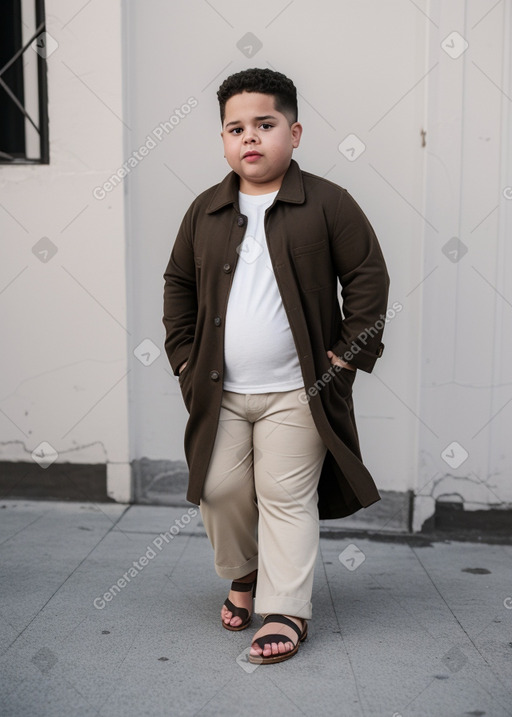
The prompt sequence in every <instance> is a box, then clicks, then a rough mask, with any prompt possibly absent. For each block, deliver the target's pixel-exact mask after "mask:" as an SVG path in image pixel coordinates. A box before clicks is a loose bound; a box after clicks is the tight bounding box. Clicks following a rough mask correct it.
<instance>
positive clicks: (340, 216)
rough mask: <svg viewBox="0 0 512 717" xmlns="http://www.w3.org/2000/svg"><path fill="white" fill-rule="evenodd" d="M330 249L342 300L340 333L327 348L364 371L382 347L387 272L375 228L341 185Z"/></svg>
mask: <svg viewBox="0 0 512 717" xmlns="http://www.w3.org/2000/svg"><path fill="white" fill-rule="evenodd" d="M331 251H332V256H333V261H334V264H335V268H336V273H337V275H338V278H339V280H340V283H341V296H342V300H343V303H342V311H343V322H342V327H341V337H340V339H339V340H338V341H337V342H336V343H335V344H334V346H332V347H331V350H332V351H333V352H334V353H335V354H337V355H338V356H340V357H341V358H342V359H343V360H344V361H347V362H348V363H350V364H353V365H354V366H356V367H357V368H360V369H362V370H363V371H367V372H368V373H370V372H371V371H372V369H373V367H374V365H375V362H376V361H377V358H379V357H380V356H381V355H382V351H383V350H384V344H383V343H382V334H383V330H384V325H385V318H386V310H387V300H388V291H389V276H388V272H387V268H386V264H385V262H384V257H383V255H382V251H381V248H380V245H379V242H378V240H377V237H376V236H375V232H374V231H373V229H372V226H371V224H370V222H369V221H368V219H367V217H366V216H365V214H364V213H363V211H362V209H361V208H360V207H359V205H358V204H357V202H356V201H355V200H354V199H353V197H351V195H350V194H349V193H348V192H347V191H346V190H342V194H341V197H340V200H339V202H338V207H337V211H336V217H335V223H334V228H333V232H332V238H331Z"/></svg>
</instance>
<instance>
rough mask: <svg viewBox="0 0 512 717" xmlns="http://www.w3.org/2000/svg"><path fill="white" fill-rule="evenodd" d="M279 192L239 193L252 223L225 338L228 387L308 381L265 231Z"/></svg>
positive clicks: (285, 387) (239, 389)
mask: <svg viewBox="0 0 512 717" xmlns="http://www.w3.org/2000/svg"><path fill="white" fill-rule="evenodd" d="M276 195H277V192H271V193H270V194H258V195H253V194H242V192H239V201H240V211H241V213H242V214H245V215H246V216H247V219H248V224H247V229H246V232H245V235H244V239H243V242H242V244H241V245H240V248H239V249H238V252H239V257H238V261H237V265H236V270H235V274H234V276H233V283H232V285H231V291H230V294H229V301H228V307H227V313H226V326H225V339H224V366H225V371H224V388H225V389H226V390H227V391H234V392H235V393H267V392H273V391H291V390H293V389H296V388H301V387H302V386H304V379H303V378H302V372H301V369H300V363H299V357H298V356H297V350H296V348H295V343H294V341H293V336H292V332H291V329H290V324H289V322H288V317H287V316H286V312H285V309H284V306H283V302H282V299H281V294H280V293H279V288H278V286H277V282H276V278H275V276H274V270H273V268H272V262H271V260H270V255H269V252H268V246H267V240H266V236H265V228H264V219H265V210H266V209H267V208H268V207H269V206H270V205H271V204H272V202H273V201H274V198H275V197H276Z"/></svg>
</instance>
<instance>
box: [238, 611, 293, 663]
mask: <svg viewBox="0 0 512 717" xmlns="http://www.w3.org/2000/svg"><path fill="white" fill-rule="evenodd" d="M284 617H286V618H288V620H291V621H292V622H294V623H295V624H296V625H297V627H298V628H299V630H300V631H301V632H303V631H304V629H305V624H306V622H307V621H306V620H303V619H302V618H300V617H293V616H292V615H285V616H284ZM275 634H278V635H282V640H280V641H278V642H276V641H275V640H273V641H272V642H266V643H265V642H264V643H263V645H264V646H263V648H262V647H261V646H260V645H258V643H257V642H256V640H257V639H258V638H265V635H275ZM260 642H263V640H260ZM298 642H299V638H298V636H297V632H296V631H295V630H294V629H293V628H292V627H289V626H288V625H283V624H282V623H280V622H267V623H265V624H264V625H263V627H261V628H260V629H259V630H258V632H257V633H256V634H255V635H254V637H253V638H252V644H251V649H250V652H249V655H250V656H251V657H270V656H273V655H283V654H285V653H288V652H292V651H293V650H294V649H295V647H296V645H297V644H298Z"/></svg>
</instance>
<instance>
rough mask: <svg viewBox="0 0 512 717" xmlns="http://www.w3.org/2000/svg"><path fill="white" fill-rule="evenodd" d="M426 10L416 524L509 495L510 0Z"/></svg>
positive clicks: (498, 503) (505, 500)
mask: <svg viewBox="0 0 512 717" xmlns="http://www.w3.org/2000/svg"><path fill="white" fill-rule="evenodd" d="M430 16H431V17H432V18H433V20H434V21H435V23H436V24H437V25H438V26H439V30H436V29H435V28H431V40H430V45H429V56H430V60H429V62H430V64H431V65H433V64H434V62H435V61H436V60H437V61H438V62H439V65H438V67H437V68H436V70H435V72H433V73H432V75H431V79H430V82H429V89H428V108H429V110H428V127H429V138H428V145H427V149H428V160H427V172H426V178H427V179H426V200H425V214H426V216H427V217H429V218H430V219H431V221H432V224H433V225H435V229H436V231H434V230H433V229H432V227H430V226H428V225H426V226H425V256H424V275H425V277H428V278H426V279H425V281H424V283H423V285H422V287H423V319H422V357H421V365H420V370H421V385H422V388H421V406H420V409H421V410H420V412H421V418H422V421H423V422H422V424H421V425H420V426H419V436H420V438H419V441H420V447H421V454H420V464H419V471H418V482H417V486H416V493H417V497H416V500H415V511H414V522H415V527H416V528H418V527H419V526H421V524H422V523H423V521H424V520H425V519H426V518H428V517H429V516H430V515H431V514H432V512H433V510H434V502H435V500H450V501H455V502H460V503H461V504H463V505H464V508H465V509H466V510H478V509H486V508H489V507H493V508H503V507H507V506H508V507H510V505H511V503H512V484H511V481H510V475H511V473H512V461H511V453H510V436H511V431H510V425H511V417H512V413H511V410H512V409H511V406H510V404H509V402H510V401H511V399H512V393H511V385H512V364H511V362H510V360H507V357H509V356H510V353H511V349H512V331H511V328H512V285H511V278H510V277H511V269H512V254H511V246H510V236H511V228H512V201H511V200H512V187H511V186H510V185H512V156H511V148H512V143H511V138H512V129H511V127H512V122H511V120H512V111H511V103H512V100H511V98H512V81H511V74H510V68H511V63H512V56H511V28H512V13H511V3H510V2H506V3H501V4H499V5H497V6H495V4H494V3H465V2H463V1H462V0H457V1H456V2H455V1H454V2H450V3H442V2H441V1H440V0H438V1H436V2H432V3H431V8H430ZM454 30H455V31H458V32H459V33H461V34H462V36H463V37H464V38H465V39H466V41H467V43H468V48H467V50H466V51H465V52H464V53H463V54H462V55H461V56H460V57H456V58H453V57H450V56H449V55H448V54H446V53H445V52H443V51H441V52H439V38H441V39H443V38H445V37H447V36H448V35H449V34H450V33H451V32H453V31H454ZM450 44H451V43H450ZM453 237H457V238H458V239H459V240H462V242H463V244H464V246H465V249H466V251H467V253H466V254H464V255H462V254H459V256H458V261H452V260H450V259H449V258H448V257H447V256H446V255H445V254H443V247H444V246H445V245H446V242H448V241H449V240H452V241H453V239H452V238H453ZM451 256H452V259H455V258H456V257H455V255H453V254H452V255H451ZM453 443H456V444H457V445H455V446H452V444H453ZM450 446H452V447H451V448H450ZM446 448H448V450H447V451H446V450H445V449H446ZM466 454H467V457H466ZM443 456H444V458H443Z"/></svg>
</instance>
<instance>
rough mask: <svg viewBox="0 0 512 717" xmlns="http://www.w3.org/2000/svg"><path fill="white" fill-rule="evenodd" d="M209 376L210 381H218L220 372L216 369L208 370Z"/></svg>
mask: <svg viewBox="0 0 512 717" xmlns="http://www.w3.org/2000/svg"><path fill="white" fill-rule="evenodd" d="M210 378H211V380H212V381H218V380H219V378H220V373H219V372H218V371H210Z"/></svg>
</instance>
